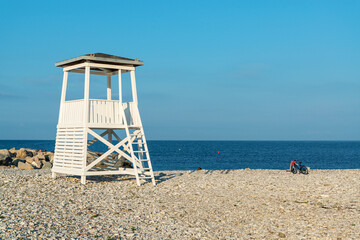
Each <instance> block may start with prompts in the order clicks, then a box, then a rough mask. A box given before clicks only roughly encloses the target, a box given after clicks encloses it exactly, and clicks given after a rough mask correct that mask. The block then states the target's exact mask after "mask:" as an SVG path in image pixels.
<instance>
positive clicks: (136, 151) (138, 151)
mask: <svg viewBox="0 0 360 240" xmlns="http://www.w3.org/2000/svg"><path fill="white" fill-rule="evenodd" d="M134 152H138V153H142V152H143V153H144V152H146V151H134Z"/></svg>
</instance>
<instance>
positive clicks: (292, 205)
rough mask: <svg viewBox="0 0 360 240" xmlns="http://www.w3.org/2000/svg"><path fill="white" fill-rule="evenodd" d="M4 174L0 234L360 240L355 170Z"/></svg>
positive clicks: (359, 186)
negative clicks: (83, 178) (138, 176)
mask: <svg viewBox="0 0 360 240" xmlns="http://www.w3.org/2000/svg"><path fill="white" fill-rule="evenodd" d="M155 176H156V181H157V183H158V184H157V185H156V186H155V187H154V186H153V185H152V184H151V183H144V184H143V185H142V186H141V187H137V185H136V181H135V179H131V178H130V179H129V177H128V176H126V177H124V176H104V177H99V176H97V177H88V182H87V184H86V185H85V186H83V185H81V184H80V178H78V177H69V176H63V177H59V178H57V179H52V178H51V173H50V170H49V169H40V170H36V171H34V170H17V169H3V170H0V239H360V170H312V171H311V173H310V174H309V175H303V174H292V173H289V172H286V171H285V170H284V171H281V170H251V169H244V170H231V171H230V170H224V171H208V170H205V169H202V170H201V171H167V172H155Z"/></svg>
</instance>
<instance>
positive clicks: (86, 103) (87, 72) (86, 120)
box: [83, 66, 90, 125]
mask: <svg viewBox="0 0 360 240" xmlns="http://www.w3.org/2000/svg"><path fill="white" fill-rule="evenodd" d="M89 85H90V66H86V67H85V88H84V120H83V123H84V124H85V125H87V124H88V123H89Z"/></svg>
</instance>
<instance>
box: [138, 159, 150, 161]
mask: <svg viewBox="0 0 360 240" xmlns="http://www.w3.org/2000/svg"><path fill="white" fill-rule="evenodd" d="M139 161H141V162H148V161H149V159H139Z"/></svg>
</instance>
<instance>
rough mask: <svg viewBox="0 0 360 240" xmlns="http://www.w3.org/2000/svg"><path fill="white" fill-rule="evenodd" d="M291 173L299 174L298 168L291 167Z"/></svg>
mask: <svg viewBox="0 0 360 240" xmlns="http://www.w3.org/2000/svg"><path fill="white" fill-rule="evenodd" d="M291 172H292V173H293V174H296V173H297V169H296V167H294V166H292V167H291Z"/></svg>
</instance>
